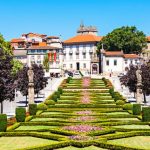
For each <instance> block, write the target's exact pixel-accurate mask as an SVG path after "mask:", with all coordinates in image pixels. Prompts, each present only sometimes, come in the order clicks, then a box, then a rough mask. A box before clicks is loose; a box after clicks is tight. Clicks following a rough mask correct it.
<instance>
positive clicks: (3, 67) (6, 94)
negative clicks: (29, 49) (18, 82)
mask: <svg viewBox="0 0 150 150" xmlns="http://www.w3.org/2000/svg"><path fill="white" fill-rule="evenodd" d="M12 59H13V58H12V56H10V55H8V54H4V52H3V50H2V49H0V103H1V113H3V101H5V100H9V101H12V100H14V95H15V84H14V76H13V75H12V68H13V65H12V63H11V62H12Z"/></svg>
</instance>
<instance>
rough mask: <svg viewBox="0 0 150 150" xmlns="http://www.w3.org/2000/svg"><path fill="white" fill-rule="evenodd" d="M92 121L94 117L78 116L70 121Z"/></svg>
mask: <svg viewBox="0 0 150 150" xmlns="http://www.w3.org/2000/svg"><path fill="white" fill-rule="evenodd" d="M92 120H94V117H92V116H80V117H77V118H73V119H71V121H92Z"/></svg>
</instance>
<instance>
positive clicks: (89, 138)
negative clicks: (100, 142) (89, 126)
mask: <svg viewBox="0 0 150 150" xmlns="http://www.w3.org/2000/svg"><path fill="white" fill-rule="evenodd" d="M69 138H70V139H72V140H77V141H87V140H92V139H93V137H90V136H84V135H72V136H70V137H69Z"/></svg>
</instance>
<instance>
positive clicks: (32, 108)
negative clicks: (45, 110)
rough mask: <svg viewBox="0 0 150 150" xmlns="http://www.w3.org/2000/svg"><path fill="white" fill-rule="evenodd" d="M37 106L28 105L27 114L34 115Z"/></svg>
mask: <svg viewBox="0 0 150 150" xmlns="http://www.w3.org/2000/svg"><path fill="white" fill-rule="evenodd" d="M36 112H37V104H29V113H30V115H31V116H33V115H36Z"/></svg>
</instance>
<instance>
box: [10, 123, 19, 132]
mask: <svg viewBox="0 0 150 150" xmlns="http://www.w3.org/2000/svg"><path fill="white" fill-rule="evenodd" d="M19 126H20V123H18V122H16V123H15V124H13V125H12V126H10V127H8V128H7V131H13V130H15V129H16V128H18V127H19Z"/></svg>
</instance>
